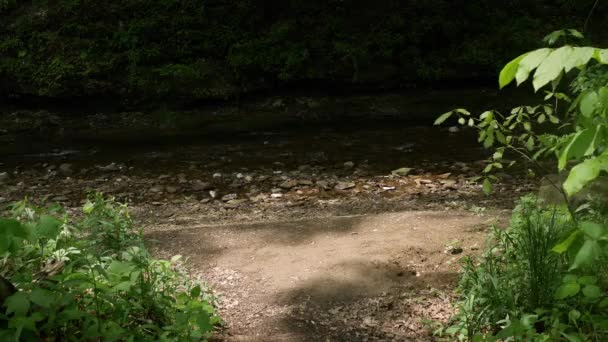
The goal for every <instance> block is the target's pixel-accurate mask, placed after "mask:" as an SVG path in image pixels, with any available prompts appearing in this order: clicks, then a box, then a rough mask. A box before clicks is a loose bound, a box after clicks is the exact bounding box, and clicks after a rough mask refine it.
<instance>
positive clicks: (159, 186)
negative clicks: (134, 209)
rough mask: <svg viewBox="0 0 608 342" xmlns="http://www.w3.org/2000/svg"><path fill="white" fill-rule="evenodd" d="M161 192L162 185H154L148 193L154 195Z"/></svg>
mask: <svg viewBox="0 0 608 342" xmlns="http://www.w3.org/2000/svg"><path fill="white" fill-rule="evenodd" d="M163 190H164V187H163V186H162V185H155V186H153V187H151V188H150V192H156V193H160V192H163Z"/></svg>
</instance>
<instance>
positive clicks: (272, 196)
mask: <svg viewBox="0 0 608 342" xmlns="http://www.w3.org/2000/svg"><path fill="white" fill-rule="evenodd" d="M270 197H271V198H281V197H283V194H271V195H270Z"/></svg>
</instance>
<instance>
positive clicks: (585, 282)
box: [577, 276, 597, 285]
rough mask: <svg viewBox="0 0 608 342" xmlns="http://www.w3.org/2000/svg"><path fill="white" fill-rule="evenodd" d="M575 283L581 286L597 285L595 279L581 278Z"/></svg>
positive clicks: (592, 277) (589, 277)
mask: <svg viewBox="0 0 608 342" xmlns="http://www.w3.org/2000/svg"><path fill="white" fill-rule="evenodd" d="M577 282H578V283H579V284H581V285H595V284H597V277H594V276H583V277H580V278H578V281H577Z"/></svg>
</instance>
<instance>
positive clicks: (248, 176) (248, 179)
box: [245, 175, 253, 183]
mask: <svg viewBox="0 0 608 342" xmlns="http://www.w3.org/2000/svg"><path fill="white" fill-rule="evenodd" d="M245 182H247V183H251V182H253V177H252V176H250V175H247V176H245Z"/></svg>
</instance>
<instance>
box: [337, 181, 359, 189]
mask: <svg viewBox="0 0 608 342" xmlns="http://www.w3.org/2000/svg"><path fill="white" fill-rule="evenodd" d="M355 185H356V184H355V183H353V182H338V184H336V186H335V187H334V189H336V190H348V189H352V188H354V187H355Z"/></svg>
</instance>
